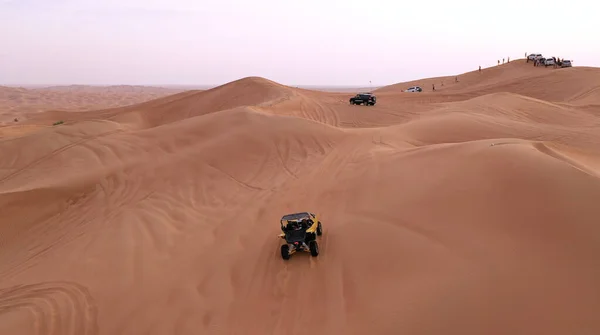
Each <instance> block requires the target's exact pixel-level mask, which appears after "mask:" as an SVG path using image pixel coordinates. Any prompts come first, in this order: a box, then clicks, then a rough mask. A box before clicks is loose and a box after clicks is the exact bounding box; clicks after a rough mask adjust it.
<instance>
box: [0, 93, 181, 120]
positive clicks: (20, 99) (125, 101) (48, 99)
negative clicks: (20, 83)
mask: <svg viewBox="0 0 600 335" xmlns="http://www.w3.org/2000/svg"><path fill="white" fill-rule="evenodd" d="M182 91H183V89H173V88H162V87H148V86H128V85H121V86H86V85H71V86H50V87H42V88H22V87H20V88H15V87H6V86H0V125H6V124H10V123H13V122H14V119H15V118H17V119H18V120H22V121H24V119H27V118H28V116H29V115H30V114H35V113H39V112H43V111H48V110H64V111H75V110H76V111H83V110H92V109H99V108H109V107H120V106H126V105H132V104H136V103H140V102H144V101H148V100H153V99H156V98H160V97H164V96H167V95H171V94H175V93H178V92H182Z"/></svg>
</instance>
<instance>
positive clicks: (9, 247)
mask: <svg viewBox="0 0 600 335" xmlns="http://www.w3.org/2000/svg"><path fill="white" fill-rule="evenodd" d="M441 80H442V79H441V78H429V79H423V80H420V81H415V82H411V83H402V84H397V85H391V86H386V87H382V88H379V89H377V90H375V91H374V93H375V94H376V95H377V99H378V102H377V105H376V106H368V107H367V106H352V105H349V103H348V99H349V98H350V97H351V96H352V93H340V92H323V91H315V90H307V89H299V88H294V87H288V86H285V85H282V84H279V83H276V82H273V81H271V80H269V79H266V78H260V77H249V78H242V79H240V80H237V81H234V82H231V83H227V84H225V85H222V86H219V87H215V88H212V89H209V90H206V91H194V90H189V91H185V92H180V93H177V94H172V95H168V96H164V97H161V98H157V99H153V100H147V101H144V102H140V103H137V104H129V105H128V106H121V107H107V106H105V105H104V106H102V105H98V106H97V108H95V110H88V111H83V110H82V111H76V108H66V105H64V104H63V105H60V104H59V103H56V102H55V101H53V100H52V99H54V98H52V97H50V98H48V99H50V100H52V101H47V102H45V103H48V104H49V105H53V106H59V105H60V108H58V107H52V109H53V110H51V111H46V112H43V111H42V112H35V113H27V112H22V113H23V115H24V120H23V122H19V125H17V126H15V125H10V126H5V127H1V128H0V152H1V153H2V154H1V155H0V181H1V182H0V210H1V216H0V218H1V219H0V220H1V223H0V334H11V335H12V334H15V335H17V334H18V335H25V334H64V335H70V334H73V335H84V334H87V335H92V334H94V335H100V334H101V335H117V334H131V335H134V334H153V335H154V334H156V335H165V334H290V335H291V334H328V335H329V334H357V335H358V334H360V335H364V334H371V335H375V334H411V335H424V334H428V335H429V334H431V335H433V334H436V335H439V334H444V335H449V334H457V335H471V334H472V335H481V334H486V335H494V334H498V335H506V334H511V335H516V334H527V335H531V334H544V335H550V334H556V335H559V334H560V335H565V334H577V335H584V334H585V335H588V334H589V335H591V334H598V333H600V318H599V317H598V313H599V312H600V289H599V283H600V266H599V265H600V205H599V200H600V69H598V68H585V67H573V68H564V69H552V68H547V69H546V68H541V67H533V66H532V65H531V64H527V63H525V61H524V60H517V61H512V62H511V63H508V64H504V65H500V66H496V67H493V68H489V69H484V71H483V72H482V73H479V72H477V71H473V72H469V73H464V74H460V75H459V82H454V77H450V79H445V82H444V85H443V86H441ZM432 83H435V84H436V92H431V91H430V88H431V84H432ZM411 85H421V86H422V87H423V88H424V89H425V90H426V91H425V92H422V93H405V92H402V90H403V89H406V88H407V87H409V86H411ZM63 93H64V92H63ZM65 94H66V93H65ZM61 97H62V98H61V99H63V100H69V99H71V98H69V97H70V95H62V96H61ZM57 99H58V98H57ZM107 103H112V102H107ZM58 120H62V121H64V123H63V124H60V125H56V126H52V124H53V123H54V122H56V121H58ZM298 211H311V212H314V213H316V214H317V215H318V216H319V218H320V219H321V220H322V222H323V229H324V233H323V236H321V237H319V240H318V241H319V243H320V255H319V256H318V257H311V256H310V254H308V253H298V254H294V255H293V256H292V258H291V259H290V260H288V261H284V260H283V259H282V258H281V255H280V249H279V246H280V245H281V243H282V242H281V240H280V239H279V238H278V237H277V235H278V234H279V233H280V227H279V219H280V218H281V216H282V215H284V214H287V213H292V212H298Z"/></svg>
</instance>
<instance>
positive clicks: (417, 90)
mask: <svg viewBox="0 0 600 335" xmlns="http://www.w3.org/2000/svg"><path fill="white" fill-rule="evenodd" d="M404 92H423V89H422V88H421V87H419V86H413V87H409V88H408V89H406V90H405V91H404Z"/></svg>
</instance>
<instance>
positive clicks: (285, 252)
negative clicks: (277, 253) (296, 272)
mask: <svg viewBox="0 0 600 335" xmlns="http://www.w3.org/2000/svg"><path fill="white" fill-rule="evenodd" d="M281 258H283V259H285V260H288V259H290V246H289V245H287V244H282V245H281Z"/></svg>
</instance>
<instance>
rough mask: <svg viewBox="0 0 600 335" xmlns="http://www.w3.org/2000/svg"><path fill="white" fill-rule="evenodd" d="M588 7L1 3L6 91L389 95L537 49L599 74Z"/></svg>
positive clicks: (1, 78)
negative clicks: (265, 87) (243, 84)
mask: <svg viewBox="0 0 600 335" xmlns="http://www.w3.org/2000/svg"><path fill="white" fill-rule="evenodd" d="M583 5H584V3H583V1H577V2H576V3H574V4H573V3H569V5H568V6H567V7H564V8H563V7H557V8H554V7H544V6H540V4H538V3H534V2H533V3H532V2H529V3H519V2H516V1H508V2H506V1H504V2H498V3H497V5H494V4H491V3H487V4H483V3H478V2H475V1H470V0H465V1H455V2H441V1H433V2H429V3H425V4H424V5H423V4H414V5H412V6H408V5H406V4H402V3H399V2H393V1H382V0H373V1H371V2H369V3H368V4H367V3H364V2H359V1H356V0H348V1H343V2H342V1H334V0H329V1H328V0H321V1H315V0H308V1H304V2H301V3H284V2H277V1H274V0H263V1H255V2H248V1H245V2H244V1H239V0H231V1H225V0H222V1H202V2H197V1H191V0H171V1H167V0H154V1H152V0H146V1H142V0H123V1H116V0H105V1H103V2H102V3H101V4H100V3H96V2H94V1H91V0H79V1H76V0H55V1H52V2H50V1H41V0H0V30H1V31H2V32H4V34H2V35H0V36H2V41H3V43H2V49H1V51H0V85H6V86H15V85H17V86H28V85H29V86H30V85H37V86H41V85H43V86H50V85H102V86H105V85H144V86H163V87H167V86H207V87H214V86H218V85H222V84H224V83H227V82H230V81H233V80H237V79H240V78H243V77H248V76H260V77H264V78H267V79H270V80H274V81H277V82H279V83H282V84H286V85H294V86H305V87H306V86H313V87H369V86H372V87H378V86H384V85H389V84H394V83H397V82H403V81H410V80H415V79H418V78H427V77H437V76H445V75H453V74H458V73H463V72H468V71H472V70H475V69H477V67H478V66H479V65H481V66H482V67H489V66H493V65H496V63H497V60H500V61H502V58H507V57H510V58H511V59H517V58H523V57H524V56H525V53H526V52H527V53H542V54H544V55H547V56H556V57H561V58H566V59H573V60H574V63H573V64H574V66H600V45H598V44H597V43H593V40H594V36H593V33H594V32H597V31H600V29H599V28H600V24H599V23H597V22H596V21H595V18H594V15H595V14H594V13H596V12H597V11H596V10H595V9H598V8H599V7H600V6H599V5H598V4H594V3H591V2H590V3H586V4H585V5H586V6H583ZM563 13H568V14H563ZM370 82H371V83H370Z"/></svg>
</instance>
